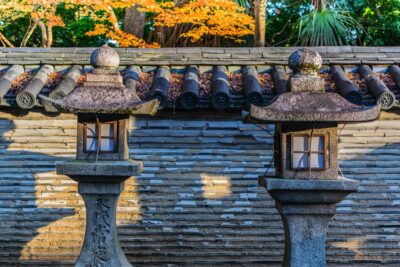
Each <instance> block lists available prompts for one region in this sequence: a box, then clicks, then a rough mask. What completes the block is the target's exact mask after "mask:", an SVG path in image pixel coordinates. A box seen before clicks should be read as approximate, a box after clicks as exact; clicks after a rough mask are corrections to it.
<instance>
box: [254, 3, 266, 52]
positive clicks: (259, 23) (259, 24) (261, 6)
mask: <svg viewBox="0 0 400 267" xmlns="http://www.w3.org/2000/svg"><path fill="white" fill-rule="evenodd" d="M254 17H255V20H256V32H255V35H254V46H258V47H264V46H265V23H266V21H265V20H266V17H267V0H255V1H254Z"/></svg>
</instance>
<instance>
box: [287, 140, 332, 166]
mask: <svg viewBox="0 0 400 267" xmlns="http://www.w3.org/2000/svg"><path fill="white" fill-rule="evenodd" d="M291 150H292V151H291V161H292V163H291V167H292V169H293V170H310V169H311V170H325V169H327V166H328V164H329V162H328V155H329V154H328V136H327V135H313V136H312V138H311V136H310V135H306V134H303V135H292V136H291Z"/></svg>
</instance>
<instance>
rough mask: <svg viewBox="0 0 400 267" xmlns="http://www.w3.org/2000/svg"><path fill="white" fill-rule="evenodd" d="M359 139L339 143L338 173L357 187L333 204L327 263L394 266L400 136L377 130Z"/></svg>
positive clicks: (398, 258) (397, 259) (398, 239)
mask: <svg viewBox="0 0 400 267" xmlns="http://www.w3.org/2000/svg"><path fill="white" fill-rule="evenodd" d="M389 123H390V122H389ZM392 123H398V122H397V121H396V122H392ZM383 132H386V133H385V134H383ZM371 134H372V135H374V136H372V137H371ZM344 135H346V133H345V134H344ZM358 135H361V137H360V136H353V137H352V140H349V139H348V138H347V137H346V136H344V137H341V141H340V146H341V150H340V160H341V162H340V167H341V170H342V171H343V174H344V175H345V177H347V178H351V179H355V180H358V181H360V188H359V191H358V192H357V193H353V194H351V195H349V196H348V197H347V198H346V199H345V200H344V201H343V202H342V203H340V205H338V208H337V214H336V216H335V219H334V221H333V222H332V223H331V225H330V228H329V231H328V240H327V241H328V247H329V248H328V250H327V256H328V262H329V263H330V264H331V265H340V266H343V265H349V263H352V264H354V265H357V266H378V265H379V266H382V265H385V266H399V265H400V250H399V244H400V194H399V192H400V136H399V133H398V132H396V131H390V130H387V129H379V128H377V129H373V130H369V129H366V130H365V129H364V131H360V132H358ZM368 135H370V136H369V137H364V140H363V138H362V137H363V136H368ZM379 135H381V137H375V136H379ZM385 142H386V143H390V142H392V143H391V144H383V143H385ZM338 254H340V255H343V256H342V257H337V255H338Z"/></svg>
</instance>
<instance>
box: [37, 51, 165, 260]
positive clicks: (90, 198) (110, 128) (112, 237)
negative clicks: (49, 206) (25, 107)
mask: <svg viewBox="0 0 400 267" xmlns="http://www.w3.org/2000/svg"><path fill="white" fill-rule="evenodd" d="M91 64H92V65H93V67H94V68H95V69H94V71H93V73H90V74H87V77H86V80H85V82H84V84H83V86H82V87H78V88H76V89H75V90H74V91H73V92H71V93H70V94H69V95H67V96H66V97H64V98H62V99H58V100H52V99H49V98H46V97H42V101H43V102H45V103H44V104H45V105H49V104H51V105H53V106H54V107H56V108H57V109H58V110H64V111H67V112H72V113H77V114H78V133H77V135H78V136H77V156H76V160H73V161H71V162H67V163H63V164H59V165H57V173H58V174H63V175H67V176H69V177H71V178H72V179H74V180H76V181H78V182H79V184H78V192H79V194H81V195H82V197H83V199H84V201H85V206H86V217H87V218H86V233H85V240H84V243H83V247H82V250H81V253H80V256H79V258H78V260H77V262H76V264H75V266H85V267H86V266H131V265H130V263H129V262H128V260H127V259H126V257H125V255H124V253H123V251H122V249H121V247H120V245H119V242H118V236H117V231H116V218H115V215H116V204H117V200H118V197H119V195H120V193H121V192H122V190H123V187H124V185H123V182H124V181H125V180H126V179H128V178H129V177H131V176H134V175H138V174H139V172H140V170H141V165H140V164H138V163H136V162H134V161H132V160H130V159H129V147H128V137H129V133H128V126H129V115H132V114H133V115H136V114H154V113H155V112H156V111H157V108H158V100H152V101H149V102H141V101H140V99H139V98H138V97H137V95H136V94H135V93H132V92H131V91H129V90H128V89H126V88H125V87H124V85H123V83H122V77H121V75H120V73H119V72H118V70H117V68H118V65H119V56H118V53H117V52H116V51H115V50H114V49H112V48H110V47H108V46H106V45H105V46H102V47H100V48H98V49H96V50H95V51H94V52H93V54H92V56H91Z"/></svg>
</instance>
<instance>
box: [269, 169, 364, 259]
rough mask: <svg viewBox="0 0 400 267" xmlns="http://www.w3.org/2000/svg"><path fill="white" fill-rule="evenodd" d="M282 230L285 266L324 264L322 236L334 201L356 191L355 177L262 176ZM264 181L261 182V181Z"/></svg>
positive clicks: (327, 224)
mask: <svg viewBox="0 0 400 267" xmlns="http://www.w3.org/2000/svg"><path fill="white" fill-rule="evenodd" d="M262 180H263V181H262V182H261V184H263V185H264V186H265V187H266V189H267V190H268V192H269V194H270V195H271V196H272V198H273V199H274V200H275V207H276V208H277V210H278V212H279V214H280V215H281V217H282V221H283V226H284V230H285V256H284V261H283V266H285V267H289V266H290V267H314V266H322V267H323V266H326V258H325V239H326V234H327V231H328V226H329V223H330V221H331V219H332V218H333V216H334V215H335V212H336V204H337V203H339V202H340V201H342V200H343V199H344V198H345V197H346V196H347V195H348V194H350V193H352V192H356V191H357V189H358V181H354V180H350V179H345V178H341V179H338V180H332V181H327V180H314V181H305V180H294V179H278V178H267V177H264V178H262ZM264 181H265V183H264Z"/></svg>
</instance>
